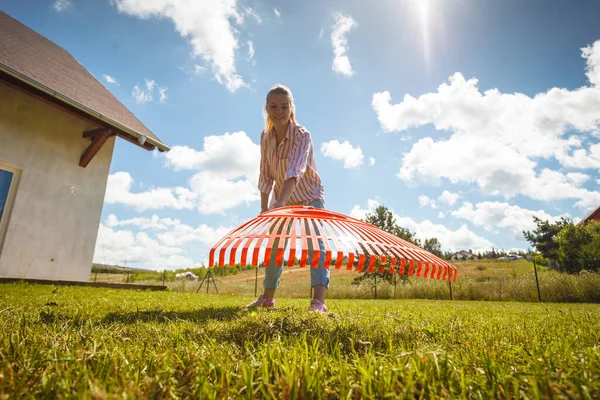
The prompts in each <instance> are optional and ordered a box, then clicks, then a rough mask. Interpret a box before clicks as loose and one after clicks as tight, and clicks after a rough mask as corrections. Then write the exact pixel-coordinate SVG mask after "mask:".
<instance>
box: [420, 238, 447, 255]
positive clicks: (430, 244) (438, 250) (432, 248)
mask: <svg viewBox="0 0 600 400" xmlns="http://www.w3.org/2000/svg"><path fill="white" fill-rule="evenodd" d="M423 249H425V250H427V251H428V252H430V253H431V254H433V255H435V256H437V257H440V258H441V257H442V256H443V254H442V245H441V244H440V241H439V240H437V238H431V239H425V244H424V245H423Z"/></svg>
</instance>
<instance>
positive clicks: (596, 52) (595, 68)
mask: <svg viewBox="0 0 600 400" xmlns="http://www.w3.org/2000/svg"><path fill="white" fill-rule="evenodd" d="M581 56H582V57H583V58H585V59H586V60H585V64H586V68H585V70H586V72H585V75H586V76H587V78H588V80H589V81H590V83H591V84H592V85H594V86H600V40H597V41H595V42H594V43H593V44H592V45H591V46H586V47H584V48H582V49H581Z"/></svg>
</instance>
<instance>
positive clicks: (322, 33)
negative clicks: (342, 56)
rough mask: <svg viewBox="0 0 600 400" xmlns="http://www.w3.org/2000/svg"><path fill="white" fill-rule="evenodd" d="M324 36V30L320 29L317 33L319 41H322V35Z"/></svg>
mask: <svg viewBox="0 0 600 400" xmlns="http://www.w3.org/2000/svg"><path fill="white" fill-rule="evenodd" d="M324 34H325V29H323V28H321V30H320V31H319V40H321V39H323V35H324Z"/></svg>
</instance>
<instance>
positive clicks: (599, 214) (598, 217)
mask: <svg viewBox="0 0 600 400" xmlns="http://www.w3.org/2000/svg"><path fill="white" fill-rule="evenodd" d="M590 221H600V206H598V207H597V208H596V209H595V210H593V211H592V212H591V213H589V214H588V215H586V216H585V218H584V219H582V220H581V221H580V222H579V223H580V224H585V223H586V222H590Z"/></svg>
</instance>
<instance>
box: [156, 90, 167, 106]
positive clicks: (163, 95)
mask: <svg viewBox="0 0 600 400" xmlns="http://www.w3.org/2000/svg"><path fill="white" fill-rule="evenodd" d="M158 92H159V94H160V102H161V103H164V102H165V101H167V88H160V89H158Z"/></svg>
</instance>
